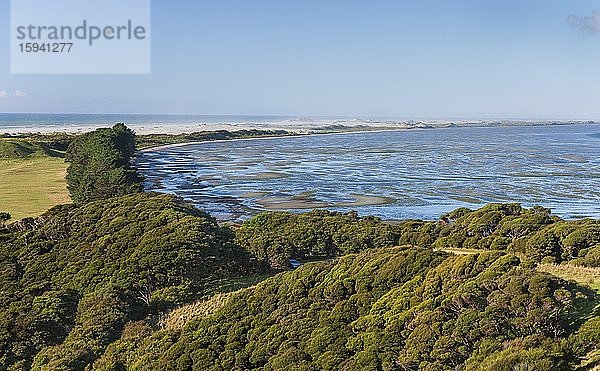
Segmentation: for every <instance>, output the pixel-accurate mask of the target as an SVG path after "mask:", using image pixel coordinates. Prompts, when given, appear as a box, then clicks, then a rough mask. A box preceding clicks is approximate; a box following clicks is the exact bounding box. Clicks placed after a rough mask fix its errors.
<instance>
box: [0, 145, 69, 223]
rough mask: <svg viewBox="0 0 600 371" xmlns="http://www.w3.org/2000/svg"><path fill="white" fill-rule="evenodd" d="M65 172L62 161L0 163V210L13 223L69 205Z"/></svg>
mask: <svg viewBox="0 0 600 371" xmlns="http://www.w3.org/2000/svg"><path fill="white" fill-rule="evenodd" d="M65 171H66V164H65V163H64V160H63V159H61V158H53V157H43V156H39V157H32V158H28V159H10V160H0V211H7V212H9V213H10V214H11V215H12V217H13V219H12V220H13V221H14V220H20V219H23V218H26V217H31V216H38V215H40V214H42V213H43V212H44V211H46V210H48V209H49V208H51V207H52V206H55V205H58V204H64V203H70V202H71V200H70V199H69V195H68V193H67V186H66V183H65V179H64V178H65Z"/></svg>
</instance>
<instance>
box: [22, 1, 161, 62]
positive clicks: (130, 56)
mask: <svg viewBox="0 0 600 371" xmlns="http://www.w3.org/2000/svg"><path fill="white" fill-rule="evenodd" d="M150 31H151V29H150V0H127V1H123V0H120V1H119V0H103V1H98V0H77V1H73V0H11V72H12V73H62V74H66V73H86V74H93V73H132V74H139V73H150V61H151V55H150V50H151V48H150Z"/></svg>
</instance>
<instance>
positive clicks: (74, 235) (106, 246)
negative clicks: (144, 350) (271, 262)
mask: <svg viewBox="0 0 600 371" xmlns="http://www.w3.org/2000/svg"><path fill="white" fill-rule="evenodd" d="M232 240H233V237H232V235H231V232H230V231H229V230H228V229H226V228H221V227H219V226H218V225H217V223H216V221H215V220H214V219H213V218H211V217H210V216H208V215H206V214H204V213H202V212H200V211H198V210H196V209H194V208H192V207H190V206H187V205H185V204H183V203H182V202H181V201H180V200H178V199H177V198H175V197H173V196H167V195H156V194H143V193H142V194H135V195H131V196H125V197H121V198H113V199H109V200H102V201H99V202H92V203H88V204H85V205H82V206H81V207H76V206H73V205H67V206H57V207H55V208H53V209H51V210H50V211H48V212H47V213H45V214H44V215H42V216H41V217H39V218H37V219H26V220H23V221H21V222H18V223H14V224H12V225H10V226H9V229H5V230H4V231H1V230H0V266H1V267H2V270H1V271H0V292H2V295H1V296H0V369H6V368H11V367H12V368H11V369H28V366H29V364H30V362H31V361H32V359H33V357H34V356H35V355H36V354H38V352H40V351H42V350H43V355H44V356H43V358H41V359H44V360H45V361H44V363H46V364H48V365H51V366H49V367H50V368H51V369H56V368H60V367H63V368H65V367H66V368H67V369H78V368H82V367H83V366H85V365H86V364H87V363H89V362H91V361H93V360H94V359H95V358H96V357H97V356H98V355H99V354H100V353H101V351H102V350H103V348H104V347H105V346H106V345H108V344H109V343H110V342H112V341H114V340H116V339H117V338H118V337H119V336H120V334H121V330H122V328H123V326H124V325H125V324H126V323H127V322H129V321H131V320H136V319H140V318H147V317H148V316H151V315H152V314H153V313H154V314H157V313H160V312H162V311H164V310H167V309H168V308H173V307H175V306H177V305H181V304H183V303H186V302H190V301H193V300H195V299H198V298H200V297H202V296H204V295H205V294H207V293H209V292H215V291H218V286H219V285H220V284H221V283H224V282H226V281H227V280H228V279H238V278H239V277H240V276H244V277H247V276H251V275H252V274H254V273H258V272H259V271H258V270H257V269H255V268H254V267H255V265H254V264H253V263H251V261H250V260H251V257H250V255H249V254H247V253H246V252H245V251H243V250H241V249H239V248H236V246H235V245H234V244H233V243H232ZM38 362H39V361H38Z"/></svg>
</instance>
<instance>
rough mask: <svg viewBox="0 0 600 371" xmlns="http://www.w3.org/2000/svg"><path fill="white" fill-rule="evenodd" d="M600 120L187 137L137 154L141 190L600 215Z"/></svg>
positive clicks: (381, 206) (206, 201)
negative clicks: (513, 206)
mask: <svg viewBox="0 0 600 371" xmlns="http://www.w3.org/2000/svg"><path fill="white" fill-rule="evenodd" d="M599 134H600V125H598V124H580V125H556V126H543V127H535V126H531V127H529V126H517V127H485V128H480V127H477V128H475V127H469V128H439V129H419V130H400V131H387V132H363V133H350V134H348V133H346V134H339V135H308V136H302V137H282V138H269V139H260V140H243V141H236V140H233V141H227V142H218V143H211V142H206V143H191V144H188V145H181V146H177V147H169V148H159V149H155V150H150V151H145V152H143V153H140V155H139V156H138V158H137V165H138V167H139V169H140V170H141V171H142V172H143V174H144V175H145V176H146V177H147V183H146V185H147V187H148V188H150V189H152V190H156V191H159V192H167V193H174V194H177V195H179V196H181V197H183V198H186V199H189V200H191V201H192V202H194V203H195V204H196V205H197V206H199V207H200V208H203V209H205V210H207V211H209V212H211V213H214V214H215V215H216V216H217V217H218V218H220V219H224V220H237V219H240V218H241V219H245V218H247V217H249V216H251V215H253V214H256V213H258V212H261V211H264V210H292V211H302V210H307V209H312V208H326V209H331V210H339V211H350V210H356V211H358V212H359V213H360V214H362V215H375V216H379V217H382V218H384V219H388V220H401V219H409V218H419V219H429V220H431V219H436V218H438V217H439V216H440V215H441V214H443V213H445V212H449V211H451V210H454V209H456V208H458V207H468V208H472V209H473V208H478V207H481V206H483V205H484V204H487V203H493V202H518V203H521V204H523V205H524V206H528V207H530V206H534V205H541V206H545V207H549V208H551V209H552V210H553V212H554V213H556V214H557V215H559V216H561V217H563V218H566V219H573V218H582V217H596V218H598V217H600V189H599V188H598V186H597V184H598V183H599V181H600V135H599Z"/></svg>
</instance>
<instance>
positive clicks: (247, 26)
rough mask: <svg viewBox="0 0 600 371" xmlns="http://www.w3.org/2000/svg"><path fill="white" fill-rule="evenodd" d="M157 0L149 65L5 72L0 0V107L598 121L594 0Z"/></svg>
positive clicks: (5, 25)
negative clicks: (126, 70)
mask: <svg viewBox="0 0 600 371" xmlns="http://www.w3.org/2000/svg"><path fill="white" fill-rule="evenodd" d="M152 7H153V9H152V73H151V74H149V75H11V74H10V58H9V37H8V35H9V30H10V29H9V21H10V19H9V1H8V0H0V50H1V51H2V52H0V112H104V113H120V112H123V113H199V114H290V115H344V116H388V117H397V118H556V119H570V118H573V119H600V16H599V15H594V14H595V12H598V11H600V3H599V2H598V1H597V0H528V1H524V0H520V1H512V0H501V1H500V0H489V1H481V0H452V1H448V0H440V1H431V0H403V1H401V0H397V1H384V0H369V1H367V0H363V1H354V0H344V1H342V0H305V1H299V0H295V1H291V0H255V1H247V0H239V1H231V0H210V1H207V0H194V1H191V0H188V1H183V0H175V1H167V0H155V1H153V3H152ZM569 20H570V22H569Z"/></svg>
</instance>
